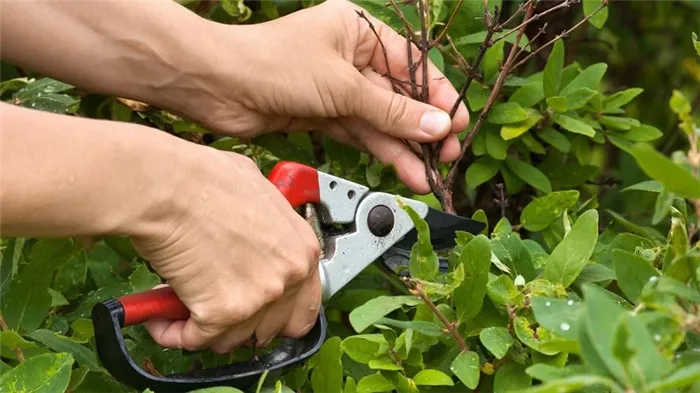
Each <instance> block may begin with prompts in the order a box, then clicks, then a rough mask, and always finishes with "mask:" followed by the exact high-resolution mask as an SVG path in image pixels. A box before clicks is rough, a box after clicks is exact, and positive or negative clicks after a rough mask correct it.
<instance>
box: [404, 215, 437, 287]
mask: <svg viewBox="0 0 700 393" xmlns="http://www.w3.org/2000/svg"><path fill="white" fill-rule="evenodd" d="M401 208H402V209H403V210H404V211H406V213H408V215H409V216H410V217H411V221H413V225H414V226H415V228H416V231H417V232H418V239H417V241H416V243H414V244H413V246H412V247H411V259H410V261H409V266H408V269H409V273H410V274H411V276H412V277H415V278H419V279H421V280H430V279H431V278H433V277H435V275H436V274H437V273H438V270H439V268H440V261H439V259H438V256H437V254H436V253H435V251H434V250H433V245H432V243H431V242H430V227H428V223H426V222H425V220H423V219H422V218H421V217H420V216H419V215H418V213H416V211H415V210H413V208H412V207H411V206H410V205H406V204H401Z"/></svg>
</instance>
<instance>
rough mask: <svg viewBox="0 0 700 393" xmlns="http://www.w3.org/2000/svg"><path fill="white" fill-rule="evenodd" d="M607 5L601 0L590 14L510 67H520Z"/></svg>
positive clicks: (605, 0) (604, 0)
mask: <svg viewBox="0 0 700 393" xmlns="http://www.w3.org/2000/svg"><path fill="white" fill-rule="evenodd" d="M607 5H608V0H603V3H602V4H601V5H600V6H599V7H598V8H596V10H595V11H593V12H592V13H591V14H590V15H588V16H587V17H585V18H583V19H581V21H579V22H578V23H577V24H575V25H574V26H573V27H571V28H570V29H567V30H566V31H564V32H563V33H560V34H558V35H557V36H556V37H554V38H553V39H552V40H550V41H549V42H547V43H546V44H544V45H542V46H541V47H539V48H537V50H535V51H533V52H531V53H530V54H529V55H527V56H525V58H524V59H522V60H521V61H519V62H518V63H517V64H516V65H514V66H513V67H512V68H513V69H516V68H518V67H520V66H521V65H523V64H525V63H527V61H528V60H530V59H531V58H532V57H533V56H535V55H536V54H538V53H539V52H541V51H542V49H544V48H547V47H548V46H550V45H552V44H554V43H555V42H556V41H557V40H559V39H561V38H563V37H565V36H567V35H569V34H570V33H571V32H572V31H574V30H576V29H577V28H579V27H580V26H581V25H583V24H584V23H586V22H587V21H588V20H589V19H591V18H592V17H593V15H595V14H597V13H598V12H599V11H600V10H602V9H603V8H605V7H607Z"/></svg>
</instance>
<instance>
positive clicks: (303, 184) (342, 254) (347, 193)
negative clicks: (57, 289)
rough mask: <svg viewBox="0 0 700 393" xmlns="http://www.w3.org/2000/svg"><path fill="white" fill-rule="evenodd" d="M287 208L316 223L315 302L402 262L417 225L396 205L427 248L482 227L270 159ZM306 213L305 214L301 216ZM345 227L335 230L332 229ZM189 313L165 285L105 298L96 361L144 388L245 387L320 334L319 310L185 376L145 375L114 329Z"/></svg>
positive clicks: (316, 343) (315, 344) (275, 372)
mask: <svg viewBox="0 0 700 393" xmlns="http://www.w3.org/2000/svg"><path fill="white" fill-rule="evenodd" d="M268 180H269V181H271V182H272V183H273V184H274V185H275V186H276V188H277V189H278V190H279V191H280V192H281V193H282V195H284V197H285V198H286V199H287V200H288V201H289V203H290V204H291V205H292V207H294V208H295V209H303V208H306V209H307V211H306V214H307V216H309V217H311V218H312V219H314V218H315V220H316V221H315V222H316V223H317V224H318V225H317V227H316V228H315V229H317V230H318V231H319V232H317V234H319V233H320V235H321V236H320V237H321V239H320V242H321V246H322V256H321V258H320V260H319V269H318V270H319V272H320V275H321V283H322V288H323V303H326V302H327V301H328V299H329V298H331V297H332V296H333V295H334V294H336V293H337V292H338V291H340V290H341V289H342V288H343V287H344V286H345V285H347V284H348V283H349V282H350V281H351V280H352V279H353V278H355V277H356V276H357V275H358V274H359V273H360V272H362V271H363V270H364V269H365V268H366V267H367V266H368V265H370V264H371V263H373V262H374V261H376V260H378V259H379V258H381V259H383V260H384V263H385V264H387V265H391V266H393V267H396V266H400V265H403V266H405V265H407V264H408V261H409V258H410V250H411V248H412V246H413V244H414V243H415V242H416V240H417V230H416V228H415V227H414V224H413V221H412V219H411V217H410V216H409V215H408V213H407V212H406V211H405V210H403V208H402V207H401V204H406V205H409V206H410V207H411V208H413V210H415V211H416V212H417V213H418V215H419V216H420V217H421V218H422V219H424V220H425V221H426V222H427V224H428V226H429V228H430V238H431V242H432V243H433V245H434V247H435V248H447V247H450V246H452V245H454V242H455V240H454V239H455V237H456V232H457V231H464V232H469V233H473V234H477V233H479V232H481V231H482V230H483V229H484V226H485V225H484V224H483V223H481V222H478V221H474V220H471V219H467V218H463V217H460V216H456V215H452V214H447V213H444V212H441V211H439V210H436V209H433V208H431V207H429V206H428V205H426V204H425V203H423V202H420V201H416V200H413V199H409V198H404V197H401V196H397V195H393V194H388V193H384V192H374V191H370V189H369V188H368V187H365V186H363V185H361V184H357V183H354V182H351V181H349V180H346V179H343V178H340V177H337V176H333V175H330V174H327V173H323V172H320V171H318V170H316V169H314V168H312V167H309V166H306V165H303V164H299V163H296V162H291V161H282V162H280V163H278V164H277V165H276V166H275V167H274V168H273V170H272V172H271V173H270V174H269V176H268ZM309 217H307V218H309ZM339 226H340V227H344V228H345V230H343V231H339V230H338V227H339ZM188 316H189V310H188V309H187V307H186V306H185V305H184V304H183V303H182V301H181V300H180V299H179V298H178V297H177V295H176V294H175V292H174V291H173V290H172V289H171V288H170V287H163V288H158V289H154V290H150V291H146V292H142V293H135V294H129V295H125V296H122V297H119V298H111V299H108V300H105V301H102V302H100V303H97V304H96V305H95V306H94V308H93V310H92V321H93V325H94V329H95V341H96V346H97V353H98V356H99V358H100V360H101V362H102V364H103V366H104V367H105V368H106V369H107V371H109V372H110V373H111V374H112V375H113V376H114V377H115V378H116V379H117V380H119V381H121V382H122V383H124V384H126V385H129V386H132V387H134V388H136V389H140V390H144V389H146V388H150V389H152V390H154V391H157V392H161V391H162V392H186V391H191V390H195V389H201V388H205V387H211V386H233V387H237V388H247V387H250V386H252V385H254V384H255V383H256V382H257V381H258V379H259V378H260V376H261V375H263V373H266V372H267V373H268V376H279V375H281V374H283V373H285V372H287V371H288V370H289V369H290V368H292V367H294V366H296V365H298V364H300V363H302V362H304V361H305V360H306V359H308V358H309V357H311V356H312V355H313V354H314V353H316V352H317V351H318V350H319V349H320V348H321V345H322V344H323V342H324V341H325V338H326V330H327V324H326V319H325V314H324V310H323V307H321V310H320V312H319V315H318V319H317V321H316V324H315V326H314V327H313V328H312V329H311V331H310V332H309V333H308V334H307V335H306V336H304V337H302V338H300V339H288V338H282V339H281V344H280V345H279V346H278V347H277V348H276V349H275V350H274V351H273V352H271V353H269V354H267V355H264V356H261V357H260V358H257V359H254V360H251V361H245V362H238V363H233V364H229V365H225V366H219V367H212V368H206V369H202V370H198V371H194V372H190V373H184V374H174V375H166V376H157V375H152V374H150V373H148V372H146V371H144V370H143V369H142V368H140V367H139V366H138V365H137V364H136V363H135V362H134V360H133V359H132V358H131V356H130V355H129V352H128V350H127V347H126V344H125V342H124V337H123V335H122V332H121V329H122V328H125V327H128V326H132V325H137V324H140V323H142V322H144V321H147V320H149V319H153V318H165V319H171V320H183V319H187V318H188Z"/></svg>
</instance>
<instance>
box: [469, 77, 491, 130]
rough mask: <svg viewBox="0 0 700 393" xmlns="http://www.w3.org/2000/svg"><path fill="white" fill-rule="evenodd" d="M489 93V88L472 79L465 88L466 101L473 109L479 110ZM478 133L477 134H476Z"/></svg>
mask: <svg viewBox="0 0 700 393" xmlns="http://www.w3.org/2000/svg"><path fill="white" fill-rule="evenodd" d="M490 95H491V89H490V88H489V87H487V86H484V85H482V84H481V83H479V82H476V81H472V83H471V84H470V85H469V88H468V89H467V102H469V107H470V108H471V109H472V110H473V111H478V110H481V109H482V108H483V107H484V105H486V102H488V100H489V96H490ZM477 135H478V134H477Z"/></svg>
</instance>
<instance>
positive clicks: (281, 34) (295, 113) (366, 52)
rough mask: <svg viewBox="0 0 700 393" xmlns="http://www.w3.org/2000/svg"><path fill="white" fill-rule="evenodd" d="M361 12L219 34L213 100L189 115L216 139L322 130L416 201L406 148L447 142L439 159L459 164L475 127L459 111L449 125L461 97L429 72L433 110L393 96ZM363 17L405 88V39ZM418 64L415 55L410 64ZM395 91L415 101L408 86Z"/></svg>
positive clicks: (415, 167) (328, 12) (418, 167)
mask: <svg viewBox="0 0 700 393" xmlns="http://www.w3.org/2000/svg"><path fill="white" fill-rule="evenodd" d="M356 10H362V8H361V7H359V6H356V5H354V4H352V3H350V2H347V1H337V0H334V1H328V2H325V3H322V4H320V5H318V6H314V7H311V8H308V9H305V10H301V11H297V12H295V13H293V14H290V15H288V16H285V17H282V18H279V19H276V20H273V21H270V22H266V23H262V24H256V25H239V26H221V25H216V26H215V29H217V30H216V31H218V32H219V33H220V34H222V37H214V38H213V39H216V40H217V41H216V42H222V43H224V44H228V45H225V46H224V47H222V49H221V54H220V55H217V56H216V57H215V61H216V63H217V64H219V66H214V69H213V73H212V74H211V77H210V78H209V80H208V82H205V83H206V84H207V86H206V88H207V89H209V90H211V92H213V93H214V94H209V95H208V96H209V97H215V98H213V99H211V100H206V101H202V100H199V101H196V102H195V103H194V104H193V105H192V106H190V107H189V108H188V110H190V111H191V113H186V114H185V115H187V116H189V117H190V118H192V119H194V120H196V121H199V122H201V123H202V124H204V125H205V126H207V127H209V128H210V129H212V130H213V131H217V132H222V133H225V134H229V135H236V136H239V137H244V138H248V137H253V136H255V135H257V134H259V133H263V132H271V131H280V130H286V131H297V130H322V131H324V132H326V133H327V134H328V135H330V136H331V137H333V138H335V139H336V140H339V141H340V142H344V143H347V144H349V145H351V146H353V147H355V148H357V149H358V150H360V151H365V152H368V153H371V154H372V155H374V156H375V157H377V159H379V160H380V161H381V162H383V163H384V164H393V165H394V166H395V168H396V170H397V173H398V176H399V179H400V180H401V181H402V182H403V183H404V184H406V186H408V187H409V188H410V189H412V190H413V191H414V192H417V193H423V194H425V193H428V192H430V187H429V186H428V183H427V180H426V176H425V167H424V164H423V162H422V161H421V160H420V159H419V157H418V156H417V155H416V154H415V152H414V150H412V149H411V148H410V147H409V146H407V145H406V144H404V143H403V142H402V141H401V139H406V140H409V141H412V142H432V141H438V140H440V139H443V138H445V137H447V140H446V141H445V143H444V146H443V150H442V151H441V156H440V159H441V161H443V162H450V161H454V160H455V159H457V157H458V156H459V141H458V139H457V135H456V134H457V133H459V132H461V131H463V130H464V129H465V128H466V127H467V125H468V123H469V114H468V112H467V108H466V106H465V105H464V103H461V105H460V106H459V109H458V110H457V113H456V115H455V117H454V119H453V120H452V121H451V120H450V118H449V115H448V112H449V111H450V109H451V108H452V106H453V104H454V102H455V101H456V99H457V97H458V93H457V91H456V90H455V89H454V88H453V86H452V85H451V84H450V82H449V81H448V80H447V79H446V78H445V77H444V75H443V74H442V73H441V72H440V71H439V70H438V69H437V68H436V67H435V66H434V65H433V64H432V63H431V62H428V80H429V82H428V83H429V92H430V96H429V102H428V104H425V103H422V102H419V101H416V100H412V99H410V98H408V97H407V96H402V95H400V94H396V93H394V92H393V91H392V89H391V82H390V80H389V79H388V78H386V77H383V76H382V75H381V73H385V72H386V71H387V68H386V62H385V58H384V54H383V51H382V48H381V46H380V45H379V41H378V40H377V38H376V36H375V34H374V33H373V32H372V30H371V29H370V27H369V25H368V24H367V21H365V20H363V19H361V18H360V17H359V16H358V15H357V13H356ZM364 13H365V15H367V17H368V18H370V20H371V21H372V23H373V25H374V26H375V29H376V31H377V33H378V34H379V36H380V37H381V40H382V42H383V44H384V46H385V48H386V51H387V54H388V58H389V68H390V71H391V75H392V76H393V77H394V78H398V79H401V80H408V79H409V73H408V59H407V48H406V39H405V38H403V37H401V36H400V35H399V34H397V33H396V32H395V31H394V30H392V29H391V28H390V27H388V26H387V25H385V24H384V23H382V22H381V21H379V20H377V19H376V18H373V17H372V16H371V15H370V14H369V13H368V12H367V11H364ZM215 34H216V33H215ZM231 57H233V60H230V58H231ZM419 58H420V51H419V50H418V49H417V48H415V46H414V49H413V61H414V62H416V63H417V62H418V61H419ZM421 69H422V68H420V67H419V68H418V71H417V75H418V77H417V79H418V83H420V82H421V79H422V71H421ZM397 85H398V86H401V87H402V88H403V90H404V91H405V92H406V93H407V95H408V96H410V90H411V89H410V86H406V85H403V84H401V83H397ZM414 149H415V146H414Z"/></svg>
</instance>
